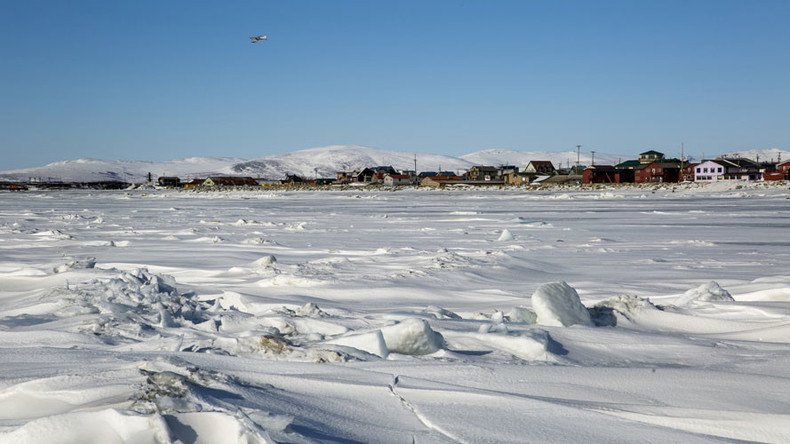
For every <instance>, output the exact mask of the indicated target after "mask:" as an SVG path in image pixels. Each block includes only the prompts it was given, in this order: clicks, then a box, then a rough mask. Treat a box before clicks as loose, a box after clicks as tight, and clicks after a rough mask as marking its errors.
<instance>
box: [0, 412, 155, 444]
mask: <svg viewBox="0 0 790 444" xmlns="http://www.w3.org/2000/svg"><path fill="white" fill-rule="evenodd" d="M169 437H170V434H169V433H168V428H167V424H166V423H165V421H164V419H163V418H162V417H161V416H158V415H145V416H142V415H135V414H127V413H122V412H120V411H118V410H115V409H105V410H99V411H92V412H75V413H67V414H63V415H55V416H48V417H45V418H40V419H37V420H34V421H30V422H28V423H26V424H25V425H23V426H22V427H19V428H18V429H16V430H13V431H11V432H8V433H0V441H2V442H9V443H11V442H17V443H21V442H53V440H54V441H57V442H73V443H77V442H84V443H89V442H94V443H99V442H100V443H106V444H114V443H118V444H121V443H129V442H134V443H141V444H145V443H151V444H155V443H160V442H169V441H170V439H169Z"/></svg>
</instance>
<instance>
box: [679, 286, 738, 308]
mask: <svg viewBox="0 0 790 444" xmlns="http://www.w3.org/2000/svg"><path fill="white" fill-rule="evenodd" d="M734 300H735V299H733V297H732V295H731V294H730V292H729V291H727V290H725V289H723V288H721V286H719V284H718V283H717V282H716V281H710V282H708V283H706V284H702V285H700V286H699V287H697V288H692V289H691V290H689V291H687V292H685V293H683V295H682V296H680V297H679V298H677V300H676V301H675V305H677V306H684V305H691V304H693V303H695V302H729V301H734Z"/></svg>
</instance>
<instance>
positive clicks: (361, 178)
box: [353, 168, 376, 183]
mask: <svg viewBox="0 0 790 444" xmlns="http://www.w3.org/2000/svg"><path fill="white" fill-rule="evenodd" d="M375 177H376V171H374V170H373V169H372V168H363V169H362V170H361V171H359V172H357V174H356V177H355V178H354V179H355V180H353V182H361V183H370V182H373V180H374V179H375Z"/></svg>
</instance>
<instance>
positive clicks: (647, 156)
mask: <svg viewBox="0 0 790 444" xmlns="http://www.w3.org/2000/svg"><path fill="white" fill-rule="evenodd" d="M662 160H664V153H660V152H658V151H655V150H650V151H645V152H644V153H639V163H640V164H642V165H647V164H650V163H653V162H660V161H662Z"/></svg>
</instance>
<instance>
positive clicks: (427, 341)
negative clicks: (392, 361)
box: [381, 318, 444, 355]
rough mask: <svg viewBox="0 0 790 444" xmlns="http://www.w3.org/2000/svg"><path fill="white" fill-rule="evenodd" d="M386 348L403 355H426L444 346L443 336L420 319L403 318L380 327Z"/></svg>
mask: <svg viewBox="0 0 790 444" xmlns="http://www.w3.org/2000/svg"><path fill="white" fill-rule="evenodd" d="M381 334H382V335H383V336H384V342H385V344H386V345H387V349H388V350H389V351H390V352H392V353H401V354H404V355H427V354H430V353H434V352H436V351H439V350H440V349H441V348H442V347H443V346H444V337H442V335H441V334H440V333H438V332H436V331H434V330H433V329H431V326H430V325H428V323H427V322H426V321H424V320H422V319H416V318H411V319H405V320H403V321H401V322H399V323H397V324H395V325H391V326H389V327H384V328H382V329H381Z"/></svg>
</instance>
